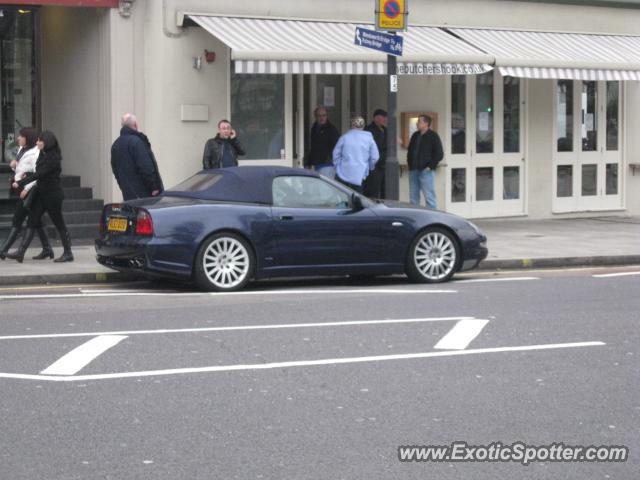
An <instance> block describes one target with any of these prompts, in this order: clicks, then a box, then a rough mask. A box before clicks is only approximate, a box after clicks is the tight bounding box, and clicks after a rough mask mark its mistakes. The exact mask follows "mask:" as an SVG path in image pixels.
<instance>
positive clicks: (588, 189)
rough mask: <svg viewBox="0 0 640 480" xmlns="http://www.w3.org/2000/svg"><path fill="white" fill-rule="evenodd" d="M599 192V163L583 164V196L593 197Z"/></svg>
mask: <svg viewBox="0 0 640 480" xmlns="http://www.w3.org/2000/svg"><path fill="white" fill-rule="evenodd" d="M597 194H598V165H597V164H595V163H594V164H589V165H582V196H583V197H591V196H593V195H597Z"/></svg>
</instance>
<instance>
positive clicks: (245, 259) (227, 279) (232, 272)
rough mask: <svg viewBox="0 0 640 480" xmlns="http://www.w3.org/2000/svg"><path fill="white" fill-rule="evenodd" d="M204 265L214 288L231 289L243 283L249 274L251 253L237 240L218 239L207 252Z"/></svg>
mask: <svg viewBox="0 0 640 480" xmlns="http://www.w3.org/2000/svg"><path fill="white" fill-rule="evenodd" d="M202 265H203V267H204V273H205V274H206V276H207V278H208V279H209V281H210V282H211V283H212V284H213V285H214V286H216V287H217V288H220V289H223V290H226V289H230V288H233V287H235V286H237V285H239V284H240V283H242V282H243V281H244V280H245V278H246V277H247V275H248V274H249V252H247V249H246V248H245V247H244V245H242V243H240V242H239V241H238V240H236V239H235V238H231V237H220V238H216V239H215V240H214V241H213V242H211V243H210V244H209V246H208V247H207V249H206V250H205V252H204V256H203V257H202Z"/></svg>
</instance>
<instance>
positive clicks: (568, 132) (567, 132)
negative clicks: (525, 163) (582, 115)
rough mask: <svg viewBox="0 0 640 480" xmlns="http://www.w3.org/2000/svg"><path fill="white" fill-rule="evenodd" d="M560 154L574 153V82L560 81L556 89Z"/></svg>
mask: <svg viewBox="0 0 640 480" xmlns="http://www.w3.org/2000/svg"><path fill="white" fill-rule="evenodd" d="M556 111H557V117H556V132H557V135H558V152H572V151H573V80H559V81H558V84H557V87H556Z"/></svg>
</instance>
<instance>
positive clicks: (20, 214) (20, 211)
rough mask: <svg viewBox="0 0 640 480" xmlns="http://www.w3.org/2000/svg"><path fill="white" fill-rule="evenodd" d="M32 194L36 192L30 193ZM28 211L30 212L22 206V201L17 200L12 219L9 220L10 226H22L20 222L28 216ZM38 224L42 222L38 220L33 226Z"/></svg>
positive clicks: (18, 227)
mask: <svg viewBox="0 0 640 480" xmlns="http://www.w3.org/2000/svg"><path fill="white" fill-rule="evenodd" d="M34 194H36V193H35V192H33V193H32V194H31V195H34ZM36 195H37V194H36ZM29 212H30V210H29V209H27V208H24V202H23V201H22V200H18V202H17V203H16V210H15V212H13V219H12V220H11V226H12V227H13V228H17V229H20V228H22V223H23V222H24V219H25V218H27V217H28V216H29ZM40 226H42V223H41V222H38V224H37V225H36V226H35V228H38V227H40Z"/></svg>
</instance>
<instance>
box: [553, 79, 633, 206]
mask: <svg viewBox="0 0 640 480" xmlns="http://www.w3.org/2000/svg"><path fill="white" fill-rule="evenodd" d="M621 93H622V92H621V83H620V82H617V81H610V82H596V81H580V80H558V81H557V82H556V91H555V111H554V113H555V115H554V117H555V122H554V132H555V145H554V149H555V154H554V165H553V168H554V173H553V211H554V213H560V212H577V211H587V210H611V209H619V208H622V194H621V187H620V186H621V178H620V176H621V175H620V173H621V168H620V164H621V156H620V150H621V148H620V145H621V143H620V133H621V131H620V125H621V121H620V120H621V109H620V105H621Z"/></svg>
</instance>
